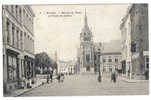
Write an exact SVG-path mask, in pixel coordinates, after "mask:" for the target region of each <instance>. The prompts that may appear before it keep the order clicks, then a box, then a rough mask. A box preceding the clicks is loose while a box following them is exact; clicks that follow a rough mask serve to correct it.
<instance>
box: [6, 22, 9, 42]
mask: <svg viewBox="0 0 151 100" xmlns="http://www.w3.org/2000/svg"><path fill="white" fill-rule="evenodd" d="M9 27H10V24H9V21H8V20H7V29H6V30H7V43H8V44H9V43H10V34H9Z"/></svg>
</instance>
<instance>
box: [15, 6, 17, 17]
mask: <svg viewBox="0 0 151 100" xmlns="http://www.w3.org/2000/svg"><path fill="white" fill-rule="evenodd" d="M15 7H16V17H18V6H17V5H16V6H15Z"/></svg>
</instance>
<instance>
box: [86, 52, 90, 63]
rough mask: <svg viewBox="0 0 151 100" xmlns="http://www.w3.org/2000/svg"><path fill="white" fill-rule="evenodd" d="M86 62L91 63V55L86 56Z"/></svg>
mask: <svg viewBox="0 0 151 100" xmlns="http://www.w3.org/2000/svg"><path fill="white" fill-rule="evenodd" d="M86 61H87V62H89V61H90V55H89V54H88V55H86Z"/></svg>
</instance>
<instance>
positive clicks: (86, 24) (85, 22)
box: [84, 8, 88, 26]
mask: <svg viewBox="0 0 151 100" xmlns="http://www.w3.org/2000/svg"><path fill="white" fill-rule="evenodd" d="M84 25H85V26H88V22H87V12H86V8H85V17H84Z"/></svg>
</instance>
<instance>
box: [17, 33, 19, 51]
mask: <svg viewBox="0 0 151 100" xmlns="http://www.w3.org/2000/svg"><path fill="white" fill-rule="evenodd" d="M16 34H17V41H16V42H17V48H19V31H18V30H17V33H16Z"/></svg>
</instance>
